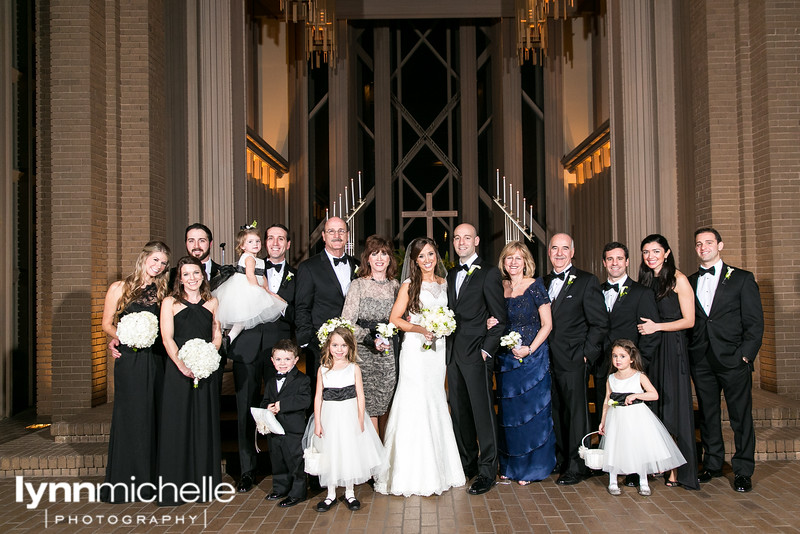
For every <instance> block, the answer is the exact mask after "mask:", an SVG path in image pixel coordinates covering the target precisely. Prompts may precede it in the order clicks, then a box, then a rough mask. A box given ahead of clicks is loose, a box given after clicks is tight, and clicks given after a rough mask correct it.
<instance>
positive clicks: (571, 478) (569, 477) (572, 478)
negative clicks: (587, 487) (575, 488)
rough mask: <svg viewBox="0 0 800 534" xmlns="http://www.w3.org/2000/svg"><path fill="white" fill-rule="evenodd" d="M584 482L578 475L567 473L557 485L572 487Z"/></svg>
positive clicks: (559, 478)
mask: <svg viewBox="0 0 800 534" xmlns="http://www.w3.org/2000/svg"><path fill="white" fill-rule="evenodd" d="M581 480H583V477H582V476H581V475H579V474H578V473H570V472H569V471H567V472H566V473H564V474H563V475H561V476H560V477H558V480H556V484H560V485H562V486H572V485H573V484H577V483H578V482H580V481H581Z"/></svg>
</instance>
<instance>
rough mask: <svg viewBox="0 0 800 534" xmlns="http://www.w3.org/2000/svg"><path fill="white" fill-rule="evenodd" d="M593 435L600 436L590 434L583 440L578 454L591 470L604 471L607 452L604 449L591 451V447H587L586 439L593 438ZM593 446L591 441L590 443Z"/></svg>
mask: <svg viewBox="0 0 800 534" xmlns="http://www.w3.org/2000/svg"><path fill="white" fill-rule="evenodd" d="M592 434H599V432H589V433H588V434H586V435H585V436H583V439H582V440H581V446H580V447H578V454H579V455H580V457H581V458H583V461H584V462H585V463H586V467H588V468H589V469H602V468H603V464H604V463H605V461H606V451H604V450H603V449H590V448H589V447H587V446H585V445H584V443H586V438H588V437H589V436H591V435H592ZM589 445H591V441H590V442H589Z"/></svg>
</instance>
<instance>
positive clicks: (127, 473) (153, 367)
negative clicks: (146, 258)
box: [100, 284, 165, 503]
mask: <svg viewBox="0 0 800 534" xmlns="http://www.w3.org/2000/svg"><path fill="white" fill-rule="evenodd" d="M158 310H159V303H158V291H157V288H156V285H155V284H150V285H148V286H147V287H145V288H144V289H143V290H142V294H141V296H139V298H137V299H136V300H134V301H133V302H131V303H130V304H128V306H127V307H126V308H125V310H124V311H123V312H122V313H121V314H120V318H122V317H124V316H125V315H127V314H129V313H136V312H142V311H146V312H150V313H152V314H154V315H155V316H156V318H158V313H159V311H158ZM159 349H160V350H159ZM119 351H120V353H122V356H120V357H119V358H117V359H116V360H115V361H114V410H113V413H112V415H111V435H110V436H109V440H108V461H107V462H106V479H105V482H107V483H109V484H125V485H127V487H128V488H130V486H131V482H135V483H136V484H137V485H140V484H143V483H147V482H150V483H154V482H155V481H156V477H157V471H156V462H157V459H158V442H157V439H156V435H157V430H158V418H159V412H160V409H161V404H160V397H161V391H162V388H163V381H164V358H165V353H164V351H163V345H162V343H161V337H157V338H156V340H155V343H153V345H152V346H151V347H149V348H146V349H138V350H133V349H132V348H131V347H128V346H127V345H119ZM132 477H135V479H132ZM152 495H153V492H152V491H151V490H150V487H149V486H144V487H142V488H141V493H140V496H141V498H143V499H150V498H151V497H152ZM136 497H137V495H136V494H131V493H129V491H128V490H124V489H123V488H122V487H121V486H120V487H117V488H115V489H114V491H111V488H110V487H109V486H103V488H102V489H101V492H100V500H102V501H103V502H116V503H121V502H132V501H134V500H136Z"/></svg>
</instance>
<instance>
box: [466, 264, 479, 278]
mask: <svg viewBox="0 0 800 534" xmlns="http://www.w3.org/2000/svg"><path fill="white" fill-rule="evenodd" d="M480 268H481V266H480V265H473V266H471V267H470V268H469V271H467V276H472V273H474V272H475V269H480Z"/></svg>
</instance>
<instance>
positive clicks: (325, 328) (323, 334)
mask: <svg viewBox="0 0 800 534" xmlns="http://www.w3.org/2000/svg"><path fill="white" fill-rule="evenodd" d="M339 326H343V327H344V328H347V329H348V330H350V331H351V332H355V331H356V328H355V327H354V326H353V323H351V322H350V321H348V320H347V319H343V318H341V317H334V318H333V319H328V320H327V321H325V324H323V325H322V326H320V327H319V330H317V339H318V340H319V346H320V348H322V346H323V345H324V344H325V341H326V340H327V339H328V336H329V335H331V332H333V331H334V330H335V329H336V328H337V327H339Z"/></svg>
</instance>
